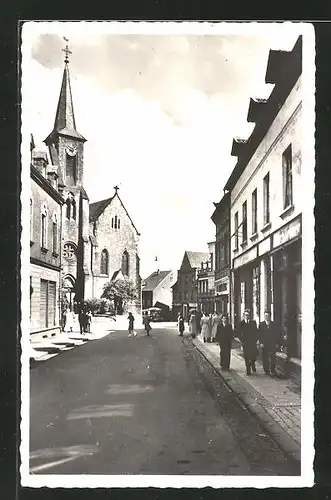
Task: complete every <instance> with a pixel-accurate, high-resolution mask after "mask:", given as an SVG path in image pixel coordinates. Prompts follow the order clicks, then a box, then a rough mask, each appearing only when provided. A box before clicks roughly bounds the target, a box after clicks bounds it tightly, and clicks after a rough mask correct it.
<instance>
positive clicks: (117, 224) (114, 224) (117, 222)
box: [111, 215, 121, 229]
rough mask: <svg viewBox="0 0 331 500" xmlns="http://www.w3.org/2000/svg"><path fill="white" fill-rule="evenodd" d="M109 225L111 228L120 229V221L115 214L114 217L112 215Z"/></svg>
mask: <svg viewBox="0 0 331 500" xmlns="http://www.w3.org/2000/svg"><path fill="white" fill-rule="evenodd" d="M111 227H112V229H120V227H121V221H120V219H119V217H117V215H115V217H112V219H111Z"/></svg>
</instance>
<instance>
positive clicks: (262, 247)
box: [259, 238, 271, 255]
mask: <svg viewBox="0 0 331 500" xmlns="http://www.w3.org/2000/svg"><path fill="white" fill-rule="evenodd" d="M270 248H271V242H270V238H266V239H265V240H264V241H261V243H259V255H264V254H265V253H267V252H270Z"/></svg>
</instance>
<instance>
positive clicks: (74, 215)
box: [71, 198, 76, 220]
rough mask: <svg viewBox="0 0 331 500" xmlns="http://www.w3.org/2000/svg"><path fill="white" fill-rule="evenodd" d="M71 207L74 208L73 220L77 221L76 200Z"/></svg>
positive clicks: (73, 200) (72, 201)
mask: <svg viewBox="0 0 331 500" xmlns="http://www.w3.org/2000/svg"><path fill="white" fill-rule="evenodd" d="M71 207H72V218H73V219H74V220H76V201H75V199H74V198H73V199H72V200H71Z"/></svg>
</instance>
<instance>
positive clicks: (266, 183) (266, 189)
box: [263, 172, 270, 225]
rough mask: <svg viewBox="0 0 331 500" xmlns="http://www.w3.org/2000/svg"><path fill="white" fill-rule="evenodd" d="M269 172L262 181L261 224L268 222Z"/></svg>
mask: <svg viewBox="0 0 331 500" xmlns="http://www.w3.org/2000/svg"><path fill="white" fill-rule="evenodd" d="M269 184H270V183H269V172H268V173H267V175H266V176H265V177H264V179H263V224H264V225H266V224H269V222H270V187H269Z"/></svg>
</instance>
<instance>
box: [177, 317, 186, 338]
mask: <svg viewBox="0 0 331 500" xmlns="http://www.w3.org/2000/svg"><path fill="white" fill-rule="evenodd" d="M177 325H178V331H179V336H180V337H183V334H184V331H185V323H184V318H183V316H182V315H181V314H180V315H179V316H178V322H177Z"/></svg>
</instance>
